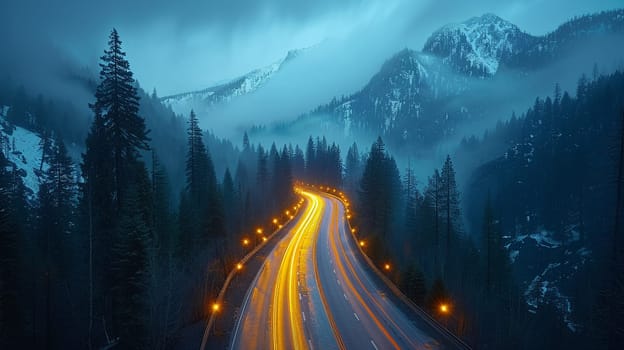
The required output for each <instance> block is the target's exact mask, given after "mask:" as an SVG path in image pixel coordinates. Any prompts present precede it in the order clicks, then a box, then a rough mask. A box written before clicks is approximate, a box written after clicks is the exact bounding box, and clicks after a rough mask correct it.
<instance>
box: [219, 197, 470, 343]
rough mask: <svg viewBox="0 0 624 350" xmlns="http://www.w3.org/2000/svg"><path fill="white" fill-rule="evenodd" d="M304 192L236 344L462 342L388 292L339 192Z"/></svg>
mask: <svg viewBox="0 0 624 350" xmlns="http://www.w3.org/2000/svg"><path fill="white" fill-rule="evenodd" d="M300 195H301V196H302V197H303V198H305V200H306V205H305V208H304V211H303V213H302V215H300V216H299V219H298V221H297V223H296V224H295V225H294V226H293V227H292V229H291V230H290V232H289V233H288V234H287V235H286V236H285V237H284V238H283V239H282V240H281V241H280V242H279V243H278V244H277V245H276V246H275V248H274V249H273V251H272V252H271V254H270V255H269V256H268V257H267V259H266V261H265V263H264V265H263V267H262V268H261V270H260V271H259V272H258V274H257V275H256V277H255V279H254V281H253V283H252V285H251V286H250V287H249V290H248V291H247V294H246V296H245V299H244V302H243V305H242V307H241V312H240V316H239V318H238V320H237V322H236V324H235V327H234V331H233V332H232V337H231V342H230V347H231V349H275V350H277V349H373V350H374V349H447V348H448V349H451V348H458V347H456V346H454V345H453V343H452V342H449V341H448V339H446V338H447V337H448V336H447V335H445V334H443V332H442V331H440V330H439V329H438V328H436V327H435V325H434V326H432V325H431V324H430V321H424V320H414V317H413V315H412V317H410V316H408V315H407V314H406V313H405V312H404V311H402V309H401V308H400V307H399V306H397V305H395V304H394V303H393V301H392V300H391V298H389V297H387V296H386V294H385V293H384V292H382V290H384V289H383V288H381V287H380V286H379V285H378V283H379V282H377V281H379V280H378V279H375V278H374V275H373V272H371V270H370V268H369V266H367V264H366V263H364V262H363V260H362V259H361V256H360V254H361V253H360V252H359V250H358V247H357V245H356V243H355V242H354V240H353V238H352V236H351V233H350V232H347V225H346V223H345V207H344V204H343V203H342V202H341V201H340V200H339V199H338V198H336V197H333V196H330V195H327V194H324V193H320V192H313V191H300Z"/></svg>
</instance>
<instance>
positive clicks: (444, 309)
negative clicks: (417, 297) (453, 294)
mask: <svg viewBox="0 0 624 350" xmlns="http://www.w3.org/2000/svg"><path fill="white" fill-rule="evenodd" d="M450 311H451V309H450V307H449V305H448V304H446V303H442V304H440V312H441V313H443V314H447V313H449V312H450Z"/></svg>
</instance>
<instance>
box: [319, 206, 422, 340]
mask: <svg viewBox="0 0 624 350" xmlns="http://www.w3.org/2000/svg"><path fill="white" fill-rule="evenodd" d="M332 206H333V207H337V204H336V202H334V201H332ZM335 211H336V212H337V211H338V210H335ZM332 222H334V223H335V224H336V230H335V231H334V230H330V231H329V232H330V235H332V234H333V233H335V234H336V235H333V236H334V237H333V240H334V244H331V246H332V248H333V250H334V252H335V253H336V254H337V250H336V246H340V248H341V250H342V251H343V252H346V248H345V246H344V244H343V242H342V239H340V237H339V236H340V234H339V233H338V232H339V223H338V215H337V214H335V215H334V214H332ZM337 256H338V255H337ZM344 256H345V257H346V256H347V255H346V254H345V255H344ZM345 261H346V268H347V269H348V270H349V271H350V272H351V273H352V275H353V276H354V282H355V283H356V284H358V285H359V286H360V287H361V288H362V290H363V291H364V293H366V294H367V295H368V298H369V300H371V301H372V305H374V306H376V307H377V309H378V310H379V312H380V313H381V314H383V315H384V316H385V317H386V319H387V320H389V321H390V323H391V324H392V325H393V326H394V328H395V329H397V330H398V331H399V333H400V334H401V336H402V337H403V339H406V340H407V341H408V342H409V343H410V345H411V346H413V347H416V345H415V344H414V343H413V339H410V337H408V336H407V335H406V334H405V332H403V329H402V328H401V327H399V326H398V325H397V324H396V323H395V322H394V320H393V319H392V317H390V315H389V314H388V313H387V312H386V310H385V309H384V307H383V306H381V305H380V304H379V302H378V301H377V300H376V299H375V298H373V297H372V296H371V295H370V292H369V291H368V289H366V287H365V286H364V283H363V282H362V280H361V279H360V277H358V274H357V272H356V271H355V268H354V266H353V264H352V263H351V260H350V259H349V258H346V259H345ZM386 266H387V268H386V269H389V268H390V265H389V264H386ZM340 270H341V272H343V273H344V272H345V270H343V266H340ZM345 276H346V275H345ZM346 280H347V284H349V286H350V287H352V290H353V291H354V292H355V293H357V296H358V299H360V300H362V297H361V296H360V295H359V293H358V292H357V290H356V289H355V288H354V286H353V284H352V283H351V281H349V279H348V278H346ZM364 306H365V309H366V310H367V311H368V312H369V314H370V315H371V317H372V318H373V321H374V322H375V323H376V324H377V325H378V326H379V327H383V326H382V325H381V323H380V322H378V320H377V318H376V317H375V315H374V314H373V313H372V312H371V309H370V308H368V306H366V305H364ZM380 329H381V330H382V332H383V333H384V334H385V335H386V337H389V333H388V332H387V331H386V329H385V327H383V328H380ZM388 340H390V342H391V343H392V345H393V346H395V347H396V348H397V349H398V344H397V343H396V341H395V340H394V339H393V338H392V337H389V338H388Z"/></svg>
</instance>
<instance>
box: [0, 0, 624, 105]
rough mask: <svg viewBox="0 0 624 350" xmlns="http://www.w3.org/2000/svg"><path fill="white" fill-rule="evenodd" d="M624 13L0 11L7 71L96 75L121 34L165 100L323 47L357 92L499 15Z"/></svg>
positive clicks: (16, 6) (250, 1)
mask: <svg viewBox="0 0 624 350" xmlns="http://www.w3.org/2000/svg"><path fill="white" fill-rule="evenodd" d="M618 5H621V3H620V2H619V1H614V0H608V1H601V2H600V3H599V4H598V3H596V2H591V1H583V0H574V1H563V0H556V1H540V0H533V1H505V2H501V1H494V0H481V1H473V2H466V1H460V0H444V1H418V2H415V1H407V0H405V1H403V0H385V1H382V0H367V1H356V0H343V1H331V0H319V1H290V0H235V1H191V0H181V1H164V0H149V1H148V0H137V1H122V0H111V1H83V0H65V1H58V0H56V1H44V0H8V1H3V3H2V5H0V30H1V31H2V33H6V34H5V38H6V43H5V48H6V50H3V54H2V55H0V56H1V57H0V72H2V73H3V74H6V72H10V73H11V74H12V75H14V76H15V77H16V79H19V80H23V81H25V82H26V83H27V84H32V85H38V84H42V85H45V84H43V82H44V81H45V80H48V79H49V78H51V77H56V76H58V75H60V72H59V71H61V72H62V71H63V69H66V68H64V67H66V66H72V67H73V66H78V67H89V68H90V69H92V70H97V58H98V56H99V55H100V54H101V51H102V49H103V47H104V46H105V44H106V37H107V34H108V32H109V31H110V29H111V28H112V27H117V29H118V30H119V31H120V33H121V35H122V39H123V40H124V41H125V46H124V47H125V49H126V51H127V52H128V57H129V59H130V62H131V65H132V67H133V70H134V72H135V74H136V76H137V78H138V79H139V81H140V82H141V84H142V86H144V87H145V88H146V89H147V90H151V89H152V88H156V89H157V90H158V92H159V94H161V95H167V94H174V93H179V92H184V91H190V90H195V89H199V88H203V87H206V86H209V85H211V84H212V83H214V82H216V81H222V80H225V79H228V78H232V77H235V76H238V75H240V74H243V73H245V72H247V71H250V70H252V69H254V68H257V67H260V66H263V65H266V64H269V63H271V62H273V61H275V60H277V59H279V58H280V57H282V56H283V55H285V53H286V52H287V51H288V50H290V49H295V48H302V47H308V46H311V45H314V44H318V43H320V42H324V41H325V40H327V41H328V42H331V43H333V44H332V45H333V46H331V50H329V49H328V50H325V52H326V54H327V59H326V60H325V61H319V63H323V64H324V63H325V62H326V61H327V60H329V59H331V58H338V57H339V56H342V57H348V55H349V54H350V53H352V51H351V50H352V48H355V52H357V53H358V54H359V55H358V56H357V57H355V58H353V61H352V63H351V64H350V66H351V69H352V70H354V69H356V68H358V67H362V72H360V73H359V74H350V75H348V76H346V77H344V78H341V80H344V79H351V78H353V79H354V80H353V81H352V85H355V84H357V83H359V82H361V81H362V80H363V79H365V77H366V76H367V74H369V73H370V67H371V66H372V65H375V64H378V63H379V62H380V61H382V60H383V59H384V58H387V57H389V56H390V55H391V54H392V53H393V52H394V51H395V50H396V49H397V48H402V47H410V48H414V49H420V48H421V47H422V44H423V43H424V40H425V39H426V37H427V36H428V35H429V34H430V33H431V32H432V31H433V30H435V29H436V28H438V27H440V26H441V25H443V24H445V23H449V22H458V21H462V20H465V19H466V18H468V17H470V16H475V15H480V14H482V13H484V12H494V13H497V14H498V15H500V16H502V17H503V18H505V19H508V20H510V21H512V22H513V23H515V24H517V25H519V26H520V28H522V29H524V30H527V31H528V32H530V33H532V34H542V33H544V32H546V31H550V30H552V29H554V27H553V23H559V22H562V21H564V20H566V19H568V18H570V17H572V16H574V15H578V14H583V13H588V12H595V11H599V10H603V9H608V8H613V7H616V6H618ZM371 34H372V35H371ZM363 48H366V50H365V52H363V53H362V50H363ZM358 49H359V51H358ZM338 60H339V58H338ZM354 62H357V64H353V63H354ZM311 69H314V68H313V67H311ZM326 78H327V79H330V78H338V77H335V75H333V76H330V77H326ZM346 92H347V91H345V93H346Z"/></svg>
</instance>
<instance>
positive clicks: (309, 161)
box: [305, 136, 319, 182]
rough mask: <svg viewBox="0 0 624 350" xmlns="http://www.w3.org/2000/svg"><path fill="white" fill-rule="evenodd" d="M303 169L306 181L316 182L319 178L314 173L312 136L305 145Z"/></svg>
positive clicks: (314, 153)
mask: <svg viewBox="0 0 624 350" xmlns="http://www.w3.org/2000/svg"><path fill="white" fill-rule="evenodd" d="M305 160H306V163H305V171H306V179H307V181H308V182H317V181H318V180H319V179H318V178H317V173H316V169H315V168H316V149H315V148H314V141H313V140H312V136H310V137H309V138H308V145H307V146H306V154H305Z"/></svg>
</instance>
